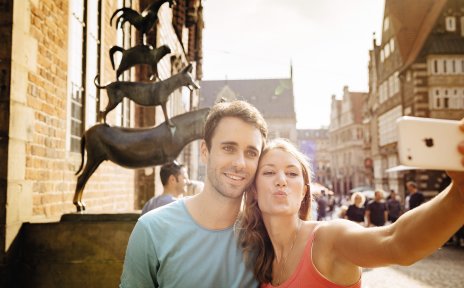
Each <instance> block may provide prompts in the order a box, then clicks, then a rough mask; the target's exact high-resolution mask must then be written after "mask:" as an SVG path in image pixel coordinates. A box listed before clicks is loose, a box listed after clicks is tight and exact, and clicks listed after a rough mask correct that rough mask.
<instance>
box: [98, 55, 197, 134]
mask: <svg viewBox="0 0 464 288" xmlns="http://www.w3.org/2000/svg"><path fill="white" fill-rule="evenodd" d="M190 72H192V64H189V65H188V66H186V67H185V68H183V69H182V70H181V71H180V72H179V73H177V74H176V75H174V76H171V77H169V78H168V79H165V80H163V81H159V82H127V81H116V82H112V83H110V84H108V85H106V86H100V85H99V84H98V83H97V79H98V75H97V76H96V77H95V81H94V82H95V86H97V88H98V89H106V93H107V94H108V105H106V108H105V111H103V112H102V113H103V122H104V123H106V114H108V112H110V111H111V110H113V109H114V108H115V107H116V106H117V105H118V104H119V103H120V102H121V101H122V99H124V97H127V98H129V99H130V100H132V101H134V102H135V103H137V104H140V105H144V106H155V105H156V106H158V105H161V108H163V114H164V118H165V120H166V122H167V123H168V124H169V126H171V127H172V126H173V124H172V122H171V120H170V119H169V117H168V113H167V110H166V103H167V102H168V98H169V95H171V93H172V92H174V91H175V90H176V89H178V88H180V87H182V86H187V87H189V85H191V86H192V87H193V88H195V89H198V88H200V86H198V84H196V83H195V82H194V81H193V79H192V75H191V74H190ZM189 89H191V88H190V87H189Z"/></svg>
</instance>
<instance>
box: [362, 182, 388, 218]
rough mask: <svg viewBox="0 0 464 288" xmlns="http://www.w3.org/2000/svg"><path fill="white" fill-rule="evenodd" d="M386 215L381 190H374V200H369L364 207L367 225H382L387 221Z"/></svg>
mask: <svg viewBox="0 0 464 288" xmlns="http://www.w3.org/2000/svg"><path fill="white" fill-rule="evenodd" d="M387 217H388V212H387V205H386V204H385V202H384V201H383V191H382V190H376V191H375V193H374V200H372V201H371V202H369V204H367V208H366V219H367V227H371V226H383V225H385V222H387Z"/></svg>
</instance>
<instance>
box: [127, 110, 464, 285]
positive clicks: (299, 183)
mask: <svg viewBox="0 0 464 288" xmlns="http://www.w3.org/2000/svg"><path fill="white" fill-rule="evenodd" d="M461 130H462V131H463V134H464V124H463V125H461ZM450 149H458V150H459V152H460V153H461V155H462V162H463V165H464V141H462V142H461V143H459V145H455V144H453V145H450ZM200 154H201V158H202V161H203V162H204V163H205V164H206V179H205V186H204V189H203V191H202V192H200V193H199V194H197V195H194V196H192V197H187V198H183V199H180V200H178V201H176V202H173V203H171V204H169V205H166V206H163V207H161V208H159V209H155V210H153V211H150V212H148V213H147V214H145V215H143V216H142V217H140V219H139V220H138V222H137V224H136V225H135V227H134V230H133V232H132V234H131V236H130V239H129V243H128V246H127V251H126V256H125V261H124V268H123V273H122V276H121V284H120V287H361V281H362V277H361V276H362V275H361V274H362V270H361V268H362V267H370V268H372V267H380V266H387V265H391V264H398V265H410V264H412V263H414V262H416V261H418V260H420V259H422V258H424V257H426V256H428V255H430V254H431V253H433V252H434V251H435V250H437V249H438V248H439V247H441V246H442V245H443V244H444V243H445V242H446V241H447V240H448V239H449V238H450V236H451V235H453V233H454V232H455V231H457V230H458V229H459V228H460V227H461V226H462V225H463V224H464V172H448V175H449V176H450V177H451V179H452V183H451V184H450V186H449V187H447V188H446V189H445V190H444V191H442V192H441V193H440V194H439V195H438V196H436V197H435V198H434V199H432V200H431V201H428V202H427V203H425V204H423V205H421V206H420V207H418V208H417V209H414V210H412V211H410V212H407V213H405V214H404V215H402V216H401V217H400V218H399V219H398V221H396V222H395V223H394V224H391V225H388V226H383V227H375V228H364V227H362V226H360V225H358V224H356V223H354V222H351V221H348V220H344V219H339V220H331V221H323V222H317V221H313V220H310V219H309V215H310V209H311V201H312V199H311V193H310V192H311V191H310V188H309V187H310V185H309V184H310V181H311V170H310V166H309V163H308V160H307V159H306V157H305V156H304V155H303V154H302V153H301V152H300V151H298V150H297V149H296V148H295V146H294V145H293V144H291V143H290V142H288V141H286V140H284V139H274V140H271V141H269V142H267V125H266V122H265V121H264V119H263V117H262V115H261V114H260V112H259V111H258V110H257V109H256V108H255V107H253V106H252V105H250V104H248V103H246V102H244V101H233V102H226V103H218V104H215V105H214V106H213V107H212V108H211V111H210V113H209V115H208V118H207V120H206V123H205V135H204V139H203V140H202V142H201V145H200ZM242 199H243V201H242ZM242 202H243V204H242Z"/></svg>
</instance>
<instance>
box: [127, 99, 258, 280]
mask: <svg viewBox="0 0 464 288" xmlns="http://www.w3.org/2000/svg"><path fill="white" fill-rule="evenodd" d="M266 137H267V125H266V122H265V121H264V119H263V117H262V115H261V114H260V113H259V111H258V110H257V109H256V108H255V107H253V106H251V105H250V104H248V103H246V102H243V101H233V102H226V103H218V104H216V105H214V106H213V107H212V108H211V111H210V113H209V115H208V118H207V120H206V123H205V136H204V139H203V140H202V142H201V145H200V153H201V158H202V161H203V162H204V163H205V164H206V179H205V186H204V189H203V191H202V192H200V193H199V194H197V195H194V196H192V197H189V198H183V199H180V200H178V201H176V202H174V203H173V204H170V205H167V206H165V207H163V208H161V209H156V210H154V211H153V212H151V213H148V214H146V215H144V216H142V217H140V219H139V221H138V222H137V224H136V226H135V227H134V230H133V232H132V234H131V237H130V239H129V243H128V246H127V251H126V258H125V261H124V269H123V273H122V276H121V284H120V287H257V284H258V283H257V282H256V280H255V279H254V277H253V273H252V271H251V270H249V268H248V267H245V264H244V262H243V258H242V251H241V248H240V247H239V246H238V243H237V241H236V238H235V235H234V230H233V226H234V223H235V220H236V218H237V215H238V213H239V210H240V206H241V202H242V196H243V192H244V190H245V189H246V188H247V187H248V186H249V185H250V184H251V183H252V181H253V179H254V176H255V173H256V168H257V166H258V160H259V156H260V155H261V151H262V149H263V147H264V145H265V141H266Z"/></svg>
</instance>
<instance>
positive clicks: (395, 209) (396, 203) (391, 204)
mask: <svg viewBox="0 0 464 288" xmlns="http://www.w3.org/2000/svg"><path fill="white" fill-rule="evenodd" d="M387 210H388V221H390V222H391V223H394V222H395V221H396V220H397V219H398V218H399V217H400V215H401V202H400V200H399V199H398V195H397V194H396V192H395V190H393V189H391V190H390V196H389V197H388V200H387Z"/></svg>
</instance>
